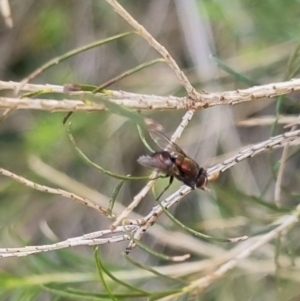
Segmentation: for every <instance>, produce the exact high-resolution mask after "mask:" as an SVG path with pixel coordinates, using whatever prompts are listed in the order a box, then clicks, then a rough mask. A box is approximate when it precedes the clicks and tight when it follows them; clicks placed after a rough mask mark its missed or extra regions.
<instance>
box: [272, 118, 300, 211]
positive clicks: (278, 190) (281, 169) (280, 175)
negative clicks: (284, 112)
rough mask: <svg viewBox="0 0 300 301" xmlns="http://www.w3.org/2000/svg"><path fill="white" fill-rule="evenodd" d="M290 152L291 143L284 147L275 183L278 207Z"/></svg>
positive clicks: (275, 196) (275, 197) (293, 128)
mask: <svg viewBox="0 0 300 301" xmlns="http://www.w3.org/2000/svg"><path fill="white" fill-rule="evenodd" d="M299 120H300V116H298V122H299ZM296 128H297V126H295V125H294V126H293V127H292V128H291V130H290V131H291V132H292V131H295V130H296ZM288 151H289V143H287V144H286V145H285V146H284V147H283V151H282V155H281V160H280V166H279V170H278V173H277V181H276V183H275V192H274V201H275V203H276V205H277V207H280V206H281V201H280V194H281V183H282V179H283V173H284V167H285V163H286V158H287V155H288Z"/></svg>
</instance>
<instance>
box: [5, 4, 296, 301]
mask: <svg viewBox="0 0 300 301" xmlns="http://www.w3.org/2000/svg"><path fill="white" fill-rule="evenodd" d="M120 3H121V4H122V5H124V7H125V8H126V9H127V10H128V11H129V13H130V14H132V16H133V17H134V18H136V20H137V21H138V22H140V23H141V24H142V25H143V26H145V28H146V29H147V30H148V31H149V32H150V33H151V34H152V35H153V36H154V37H155V38H156V39H157V40H158V41H159V42H160V43H161V44H162V45H163V46H165V47H166V48H167V49H168V51H169V52H170V54H171V55H172V56H173V57H174V59H175V60H176V61H177V63H178V65H179V66H180V68H182V70H183V71H184V72H185V74H186V75H187V76H188V78H189V79H190V80H191V82H192V84H193V85H194V86H195V88H196V89H197V90H198V91H201V90H202V89H203V90H206V91H211V92H216V91H227V90H233V89H237V88H239V89H242V88H247V87H251V86H252V85H258V84H266V83H273V82H279V81H284V80H287V79H289V78H292V77H297V76H298V74H299V72H298V68H299V65H300V60H299V57H298V52H297V51H298V50H297V49H298V48H297V47H298V45H299V33H300V22H299V20H300V2H299V1H298V0H290V1H288V2H287V1H283V0H277V1H271V0H265V1H257V0H256V1H253V0H252V1H250V0H244V1H239V0H231V1H229V0H223V1H197V0H187V1H184V0H176V1H169V0H164V1H159V0H152V1H149V0H148V1H147V0H139V1H137V0H135V1H134V0H132V1H128V0H127V1H120ZM10 5H11V10H12V16H13V21H14V28H13V29H9V28H7V27H6V26H5V24H4V21H3V19H1V20H0V61H1V64H0V79H1V80H3V81H17V82H18V81H21V80H22V79H23V78H24V77H26V76H27V75H28V74H29V73H31V72H32V71H33V70H35V69H36V68H38V67H39V66H41V65H42V64H43V63H45V62H46V61H48V60H50V59H52V58H54V57H56V56H59V55H62V54H64V53H65V52H67V51H69V50H72V49H74V48H77V47H79V46H83V45H85V44H88V43H91V42H93V41H97V40H101V39H105V38H107V37H110V36H113V35H115V34H119V33H122V32H126V31H131V30H132V28H131V27H130V26H129V25H128V24H127V23H126V22H125V21H124V20H123V19H121V18H120V17H119V16H118V15H117V14H116V13H115V12H114V11H113V9H112V8H111V7H110V6H109V5H108V4H107V3H106V2H105V1H101V0H100V1H99V0H98V1H95V0H94V1H77V0H74V1H68V0H66V1H59V0H48V1H45V0H24V1H16V0H12V1H10ZM158 57H159V55H158V53H156V51H155V50H153V49H151V48H150V47H149V45H148V44H147V42H145V41H144V40H143V39H142V38H141V37H139V36H137V35H131V36H128V37H125V38H122V39H119V40H116V41H114V42H111V43H108V44H105V45H104V46H101V47H97V48H95V49H92V50H88V51H86V52H84V53H81V54H79V55H77V56H75V57H72V58H70V59H68V60H66V61H63V62H61V63H59V64H58V65H56V66H54V67H53V68H51V69H49V70H47V71H46V72H45V73H43V74H41V75H40V76H38V77H37V78H36V79H35V80H34V83H39V84H46V83H48V84H57V85H64V84H67V83H81V84H91V85H100V84H101V83H103V82H105V81H107V80H108V79H110V78H112V77H114V76H116V75H118V74H120V73H121V72H124V71H126V70H128V69H130V68H133V67H135V66H137V65H139V64H141V63H143V62H147V61H149V60H152V59H154V58H158ZM110 88H111V89H113V90H124V91H128V92H134V93H143V94H154V95H176V96H182V95H185V91H184V89H183V88H182V87H181V86H180V84H179V82H178V80H177V78H176V77H175V75H174V74H173V72H172V70H170V69H169V67H168V66H167V65H164V64H155V65H153V66H151V67H149V68H147V69H144V70H142V71H140V72H138V73H136V74H133V75H131V76H129V77H127V78H125V79H123V80H121V81H119V82H117V83H115V84H114V85H113V86H111V87H110ZM0 93H1V94H0V96H4V95H5V96H9V95H10V96H11V95H13V94H12V92H11V91H3V90H2V91H0ZM47 98H51V99H61V98H62V96H60V95H55V94H53V95H47ZM298 98H299V94H297V93H294V94H292V95H287V96H286V97H281V98H280V99H263V100H257V101H254V102H250V103H243V104H240V105H236V106H230V107H229V106H218V107H214V108H210V109H208V110H203V111H199V112H197V113H196V114H195V116H194V118H193V120H192V121H191V122H190V124H189V126H188V128H187V129H186V131H185V132H184V134H183V136H182V138H181V139H180V141H179V142H178V144H179V145H180V146H181V147H182V148H183V149H184V150H185V151H186V152H187V153H188V154H189V155H190V156H191V157H193V158H195V160H196V161H197V162H198V163H199V164H200V165H201V166H205V167H209V166H212V165H213V164H215V163H217V162H219V161H220V160H221V159H222V158H225V157H223V155H224V154H227V155H233V154H234V153H235V152H237V151H239V150H240V149H241V148H242V147H243V146H246V145H249V144H252V143H256V142H260V141H264V140H266V139H268V137H270V136H273V135H276V134H279V133H281V132H282V131H283V129H282V125H276V124H275V122H271V123H269V124H268V125H260V123H259V122H257V123H255V124H254V126H248V127H241V126H238V124H237V122H239V121H241V120H244V119H246V118H250V117H262V116H266V115H267V116H274V117H276V116H278V115H292V116H297V114H298V112H299V104H298V102H297V100H298ZM184 113H185V112H183V111H171V110H169V111H159V112H158V111H152V112H150V111H146V112H143V114H144V115H145V116H150V117H151V118H153V119H155V120H157V121H158V122H160V123H161V124H163V126H164V128H165V129H166V130H165V133H166V135H168V136H171V134H172V133H173V131H174V130H175V129H176V127H177V126H178V124H179V123H180V121H181V118H182V116H183V115H184ZM64 116H65V113H49V112H43V111H33V110H32V111H29V110H19V111H15V112H13V113H12V114H11V115H10V116H9V117H8V118H7V119H6V120H5V121H4V122H3V123H1V124H0V166H1V167H2V168H5V169H8V170H10V171H12V172H15V173H16V174H19V175H21V176H24V177H26V178H28V179H31V180H33V181H36V182H38V183H41V184H45V185H49V186H53V187H62V188H64V189H67V190H69V191H74V192H77V193H78V194H81V192H82V194H87V187H88V188H90V189H93V190H94V191H95V192H98V193H99V195H97V196H96V199H97V198H99V199H100V198H101V200H102V201H107V202H108V199H109V197H110V196H111V194H112V191H113V189H114V188H115V187H116V185H117V183H118V181H117V180H115V179H113V178H110V177H108V176H106V175H103V174H101V173H99V171H97V170H95V169H93V168H92V167H91V166H89V165H87V164H86V163H85V162H83V161H82V160H81V159H80V158H79V157H78V155H77V154H76V152H75V150H74V149H73V147H72V146H71V145H70V142H69V140H68V138H67V135H66V129H65V128H64V126H63V124H62V120H63V118H64ZM72 132H73V134H74V137H75V139H76V141H77V143H78V146H79V147H80V148H81V149H82V150H83V151H84V152H85V153H86V154H87V155H88V156H89V157H90V158H91V159H92V160H93V161H94V162H96V163H98V164H100V165H101V166H103V167H104V168H107V169H109V170H111V171H114V172H116V173H119V174H133V175H147V174H148V171H147V170H145V169H144V168H142V167H141V166H139V165H138V164H137V162H136V159H137V158H138V157H139V156H140V155H143V154H146V153H148V151H147V150H146V148H145V147H144V146H143V143H142V142H141V140H140V138H139V136H138V133H137V130H136V127H135V126H134V124H132V123H130V122H129V121H128V120H127V119H126V118H123V117H120V116H116V115H113V114H110V113H103V112H97V113H96V112H94V113H76V114H74V115H73V116H72ZM298 149H299V147H298V146H295V147H293V148H291V149H290V151H289V156H288V162H287V164H286V168H285V172H284V179H283V183H282V184H283V187H282V200H281V201H282V204H283V206H284V207H288V208H289V209H290V210H292V209H293V208H294V206H295V205H296V204H298V202H299V168H298V166H299V156H298V155H297V154H298V153H297V152H298ZM280 155H281V149H277V150H275V151H272V152H269V153H264V154H263V155H260V156H257V157H255V158H253V159H251V160H248V161H245V162H242V163H240V164H238V165H236V166H235V167H234V168H232V169H230V170H229V171H227V172H225V173H224V174H223V175H222V176H221V177H220V178H219V180H218V181H217V182H216V183H214V184H212V185H210V188H211V192H209V193H207V192H202V191H193V192H192V193H190V194H189V195H188V196H187V197H185V199H184V200H183V201H182V202H181V203H180V204H178V205H177V206H175V207H173V208H172V213H174V215H175V216H176V217H177V218H178V219H179V220H180V221H181V222H183V223H184V224H186V225H188V226H190V227H192V228H193V229H196V230H198V231H202V232H205V233H207V234H209V235H216V236H224V237H233V236H242V235H249V236H251V235H254V234H256V233H257V232H259V231H265V229H266V228H267V227H268V225H270V224H271V223H272V222H273V221H274V220H275V219H277V218H278V217H280V215H282V214H284V212H283V211H282V210H279V209H277V208H276V207H275V206H268V205H274V187H275V182H276V174H277V171H278V160H279V159H280ZM36 158H38V159H39V160H42V161H43V162H44V163H46V164H47V165H49V166H51V167H52V168H54V169H55V170H57V171H59V172H60V173H61V174H60V175H59V176H57V175H54V174H53V173H52V174H51V173H47V172H46V171H45V170H44V169H43V168H41V167H40V166H37V164H36V161H34V159H36ZM63 175H65V176H67V177H69V178H70V179H73V180H76V181H77V182H78V183H81V184H82V185H85V187H84V188H82V191H81V187H79V186H78V185H77V184H76V183H75V184H74V182H68V181H66V180H65V179H64V178H63ZM167 181H168V180H159V181H158V182H157V185H156V190H157V191H161V190H162V189H163V188H164V187H165V185H166V183H167ZM145 183H146V181H130V182H126V183H125V185H124V186H123V188H122V190H121V192H120V194H119V196H118V200H117V201H118V202H119V203H121V204H123V205H124V206H126V205H128V204H129V203H130V202H131V200H132V199H133V197H134V196H135V194H136V193H138V191H139V190H140V189H141V188H142V187H143V186H144V185H145ZM180 185H181V183H179V182H178V181H175V184H173V186H172V187H171V189H170V190H169V191H168V194H169V193H171V192H172V191H175V190H176V189H177V188H178V187H179V186H180ZM155 205H156V203H155V200H154V197H153V196H152V194H151V193H150V194H149V195H148V196H147V197H146V198H145V199H144V200H143V202H142V203H141V204H140V205H139V207H138V208H137V209H136V212H138V213H140V214H142V215H146V214H147V213H148V212H149V211H150V210H151V208H152V207H153V206H155ZM0 206H1V210H0V246H1V247H16V246H24V245H42V244H48V243H53V242H56V241H60V240H64V239H67V238H70V237H75V236H80V235H83V234H84V233H89V232H93V231H97V230H101V229H107V228H108V227H109V225H110V224H111V222H110V221H109V220H108V219H105V218H104V217H103V216H100V215H99V214H98V213H97V212H95V211H93V210H92V209H89V208H87V207H85V206H83V205H80V204H77V203H75V202H73V201H71V200H68V199H65V198H62V197H59V196H53V195H48V194H45V193H42V192H38V191H34V190H32V189H30V188H27V187H25V186H23V185H21V184H19V183H16V182H14V181H13V180H11V179H10V178H5V177H3V176H1V177H0ZM158 223H159V224H160V225H162V227H164V228H165V230H167V231H166V232H163V233H160V231H159V229H158V230H157V233H154V234H153V233H152V234H151V235H149V234H146V235H145V236H144V237H143V239H142V241H143V243H145V244H146V245H148V246H149V247H151V248H152V249H154V250H156V251H158V252H162V253H164V254H168V255H182V254H185V253H190V254H191V258H190V259H189V260H188V262H191V263H193V262H194V263H195V265H197V264H199V263H201V262H202V261H204V260H207V259H210V258H214V259H218V258H219V257H220V256H222V255H224V254H226V252H227V251H228V250H229V249H230V248H232V247H233V245H229V244H222V243H216V242H204V241H202V240H200V239H198V238H195V237H192V236H191V235H189V234H186V233H185V232H184V231H183V230H182V229H180V228H179V227H178V226H175V225H174V224H173V223H172V222H171V221H170V220H169V219H168V218H167V217H164V216H163V217H161V218H160V219H159V222H158ZM298 230H299V227H298V226H297V227H295V228H294V229H293V230H292V231H290V232H288V233H286V234H285V235H284V236H283V237H281V239H279V240H278V241H276V242H273V243H272V244H268V245H266V246H263V247H262V249H261V250H259V251H258V252H256V253H255V254H254V255H253V256H252V257H251V259H249V260H248V261H247V262H248V265H247V264H243V265H241V266H240V267H239V268H237V269H235V270H234V271H232V272H230V273H229V274H227V275H226V276H225V277H224V278H223V279H221V280H219V281H217V282H216V283H215V284H214V285H212V286H211V287H209V288H208V289H207V290H206V291H204V292H199V293H197V294H195V295H193V294H191V295H183V296H180V297H178V298H177V299H176V300H218V301H219V300H222V301H225V300H251V301H254V300H255V301H256V300H264V301H268V300H272V301H273V300H293V301H296V300H299V298H300V292H299V288H298V285H299V281H300V274H299V270H298V269H297V267H299V260H298V257H297V255H298V253H299V239H298V237H299V235H298ZM166 233H169V235H166ZM184 233H185V234H184ZM126 246H127V242H121V243H118V244H110V245H104V246H100V247H99V251H100V257H101V259H102V260H103V261H104V262H105V265H106V266H107V267H108V268H109V269H110V270H111V271H113V272H115V273H116V277H119V278H120V279H123V280H126V281H129V282H131V283H133V284H134V285H136V286H137V287H139V288H142V289H146V290H149V291H166V290H170V289H171V288H175V287H180V285H179V284H178V282H176V281H174V280H170V279H166V278H164V277H160V276H155V275H151V274H149V275H151V276H148V277H146V278H145V276H144V274H143V272H144V270H143V269H139V268H137V267H134V265H132V264H131V263H129V262H128V261H127V260H126V258H125V257H124V256H123V255H121V254H122V252H123V251H124V250H125V248H126ZM131 256H132V257H133V258H134V259H135V260H137V261H139V262H141V263H143V264H146V265H148V266H152V267H153V266H162V267H164V268H168V267H169V268H170V269H169V270H168V269H167V270H165V273H166V274H168V275H170V276H172V277H174V278H177V276H176V275H177V274H176V272H177V273H179V272H180V271H182V280H185V281H188V282H189V281H191V280H194V279H197V278H200V277H202V276H204V275H206V274H207V273H209V271H210V269H209V268H207V270H205V269H202V268H200V267H199V269H198V270H195V271H192V270H191V269H189V268H187V270H184V267H185V266H184V265H183V264H179V263H178V264H177V265H176V264H175V265H174V263H172V264H171V265H170V263H169V262H165V261H162V260H160V259H157V258H155V257H153V256H151V255H148V254H147V253H145V252H144V251H142V250H140V249H139V248H136V249H134V250H133V252H132V255H131ZM191 266H192V265H191ZM211 268H214V265H212V266H211ZM122 271H123V272H124V273H123V274H121V272H122ZM132 271H134V273H133V272H132ZM41 284H42V285H46V286H47V287H48V288H46V287H45V286H44V287H42V286H41ZM51 285H52V286H51ZM111 286H112V287H113V288H114V290H115V292H119V291H122V289H121V288H120V286H119V285H116V284H111ZM49 287H51V288H53V287H55V288H56V289H57V288H59V290H60V292H65V293H66V295H59V293H58V292H57V291H49V290H50V289H49ZM69 287H71V288H73V289H74V288H77V289H80V290H81V292H82V295H81V294H79V292H77V293H74V294H71V293H70V292H69V291H68V293H67V288H69ZM87 292H90V293H91V292H93V293H99V292H105V290H104V288H103V286H102V284H101V281H100V279H99V277H98V276H97V268H96V264H95V261H94V258H93V248H92V247H76V248H72V249H67V250H60V251H53V252H48V253H45V254H38V255H32V256H29V257H21V258H9V259H1V260H0V299H1V300H75V299H76V298H77V299H79V300H85V298H87V296H88V294H87ZM93 297H94V298H95V299H93V300H104V299H101V298H104V297H103V296H102V297H101V298H100V297H99V299H96V296H93ZM125 297H126V298H125V299H126V300H133V297H129V296H125ZM180 298H181V299H180ZM120 299H121V297H120ZM137 300H146V299H145V297H139V298H137ZM174 300H175V299H174Z"/></svg>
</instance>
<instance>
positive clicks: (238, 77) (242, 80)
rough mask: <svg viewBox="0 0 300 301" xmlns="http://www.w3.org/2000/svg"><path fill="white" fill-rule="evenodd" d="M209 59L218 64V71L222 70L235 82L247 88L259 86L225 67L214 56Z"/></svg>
mask: <svg viewBox="0 0 300 301" xmlns="http://www.w3.org/2000/svg"><path fill="white" fill-rule="evenodd" d="M211 57H212V59H213V60H214V61H215V62H216V63H217V64H218V67H219V68H220V69H222V70H223V71H225V72H227V73H228V74H229V75H231V76H232V77H233V78H235V79H236V80H237V81H239V82H241V83H244V84H246V85H249V86H255V85H259V83H258V82H256V81H254V80H252V79H250V78H249V77H246V76H245V75H243V74H242V73H240V72H237V71H235V70H233V69H232V68H231V67H229V66H228V65H226V64H225V63H224V62H223V61H221V60H220V59H219V58H217V57H216V56H211Z"/></svg>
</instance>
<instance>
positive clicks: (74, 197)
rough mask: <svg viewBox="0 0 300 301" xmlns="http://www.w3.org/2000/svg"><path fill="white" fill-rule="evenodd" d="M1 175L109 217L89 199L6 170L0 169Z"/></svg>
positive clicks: (103, 209)
mask: <svg viewBox="0 0 300 301" xmlns="http://www.w3.org/2000/svg"><path fill="white" fill-rule="evenodd" d="M0 174H2V175H3V176H6V177H9V178H11V179H13V180H15V181H17V182H19V183H21V184H24V185H26V186H28V187H30V188H33V189H35V190H39V191H42V192H46V193H50V194H56V195H60V196H62V197H65V198H68V199H72V200H74V201H77V202H79V203H81V204H84V205H86V206H88V207H91V208H93V209H96V210H97V211H98V212H100V213H102V214H104V215H107V212H106V209H105V208H103V207H101V206H100V205H98V204H97V203H95V202H93V201H91V200H89V199H87V198H83V197H80V196H78V195H76V194H75V193H72V192H69V191H66V190H63V189H59V188H52V187H48V186H45V185H41V184H38V183H35V182H32V181H30V180H28V179H26V178H24V177H21V176H19V175H16V174H15V173H12V172H10V171H8V170H6V169H4V168H0Z"/></svg>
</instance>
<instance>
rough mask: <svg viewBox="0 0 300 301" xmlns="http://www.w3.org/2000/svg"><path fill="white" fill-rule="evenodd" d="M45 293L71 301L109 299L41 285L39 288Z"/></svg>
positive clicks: (101, 300)
mask: <svg viewBox="0 0 300 301" xmlns="http://www.w3.org/2000/svg"><path fill="white" fill-rule="evenodd" d="M41 287H42V288H43V289H44V290H45V291H47V292H49V293H52V294H54V295H57V296H59V297H63V298H70V299H71V300H72V299H77V300H87V301H107V300H110V299H109V297H103V296H105V295H104V294H101V296H99V294H92V293H89V292H82V293H79V292H78V291H76V292H72V291H70V290H68V289H63V288H55V287H53V286H49V285H42V286H41Z"/></svg>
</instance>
